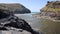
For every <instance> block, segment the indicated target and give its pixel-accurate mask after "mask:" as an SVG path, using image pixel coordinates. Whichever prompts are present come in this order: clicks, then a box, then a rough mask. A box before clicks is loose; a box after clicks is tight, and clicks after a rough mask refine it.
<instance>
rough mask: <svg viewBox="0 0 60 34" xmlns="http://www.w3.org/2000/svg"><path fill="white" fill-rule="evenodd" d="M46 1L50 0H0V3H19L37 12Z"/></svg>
mask: <svg viewBox="0 0 60 34" xmlns="http://www.w3.org/2000/svg"><path fill="white" fill-rule="evenodd" d="M47 1H51V0H0V3H20V4H22V5H24V6H25V7H26V8H28V9H30V10H31V11H32V12H39V11H40V9H41V8H42V7H44V6H45V5H46V3H47Z"/></svg>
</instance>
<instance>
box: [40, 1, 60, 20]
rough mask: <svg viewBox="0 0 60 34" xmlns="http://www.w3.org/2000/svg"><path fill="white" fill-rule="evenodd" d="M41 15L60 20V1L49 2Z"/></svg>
mask: <svg viewBox="0 0 60 34" xmlns="http://www.w3.org/2000/svg"><path fill="white" fill-rule="evenodd" d="M40 11H41V15H43V16H49V17H52V18H54V19H59V20H60V1H48V2H47V4H46V6H45V7H43V8H42V9H41V10H40Z"/></svg>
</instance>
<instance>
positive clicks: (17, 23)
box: [0, 9, 39, 34]
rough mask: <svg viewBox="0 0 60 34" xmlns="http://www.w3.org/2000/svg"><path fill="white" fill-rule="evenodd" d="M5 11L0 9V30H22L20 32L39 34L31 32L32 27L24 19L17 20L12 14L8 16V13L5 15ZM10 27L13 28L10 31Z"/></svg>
mask: <svg viewBox="0 0 60 34" xmlns="http://www.w3.org/2000/svg"><path fill="white" fill-rule="evenodd" d="M5 11H7V10H2V9H0V30H14V31H15V30H16V29H22V30H26V31H28V32H31V33H32V34H39V32H37V31H35V30H33V29H32V27H31V26H30V25H29V24H28V23H27V22H26V21H25V20H24V19H19V18H18V17H16V16H14V14H13V15H10V14H9V13H6V12H5ZM4 18H6V19H4ZM1 19H2V21H1ZM3 21H4V22H3ZM11 27H13V28H14V29H12V28H11ZM18 31H20V30H18ZM20 32H22V31H20Z"/></svg>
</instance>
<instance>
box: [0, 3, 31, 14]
mask: <svg viewBox="0 0 60 34" xmlns="http://www.w3.org/2000/svg"><path fill="white" fill-rule="evenodd" d="M0 9H8V10H10V11H13V12H14V13H15V14H24V13H31V11H30V10H29V9H27V8H26V7H24V6H23V5H21V4H19V3H12V4H0Z"/></svg>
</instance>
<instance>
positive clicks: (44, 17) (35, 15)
mask: <svg viewBox="0 0 60 34" xmlns="http://www.w3.org/2000/svg"><path fill="white" fill-rule="evenodd" d="M33 16H34V17H36V18H42V19H47V20H51V21H54V22H60V20H56V18H51V17H50V16H41V15H40V14H33Z"/></svg>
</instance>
